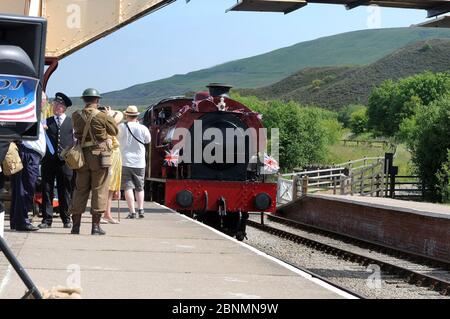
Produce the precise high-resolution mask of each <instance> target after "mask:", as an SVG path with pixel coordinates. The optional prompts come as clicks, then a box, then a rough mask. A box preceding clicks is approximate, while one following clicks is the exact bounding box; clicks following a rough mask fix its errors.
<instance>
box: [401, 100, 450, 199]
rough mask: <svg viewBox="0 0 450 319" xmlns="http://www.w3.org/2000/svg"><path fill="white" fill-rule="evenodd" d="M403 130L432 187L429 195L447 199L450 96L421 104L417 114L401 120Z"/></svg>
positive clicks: (417, 164)
mask: <svg viewBox="0 0 450 319" xmlns="http://www.w3.org/2000/svg"><path fill="white" fill-rule="evenodd" d="M400 129H401V136H402V137H403V138H404V139H405V140H406V142H407V144H408V146H409V148H410V149H411V152H412V160H413V163H414V166H415V169H416V171H417V174H418V175H419V176H420V178H421V180H422V182H423V184H424V185H425V187H426V188H427V189H428V190H429V192H428V193H427V198H428V199H430V200H435V201H441V202H442V201H444V200H448V161H449V158H448V156H449V150H450V96H447V97H444V98H442V99H440V100H437V101H435V102H433V103H431V104H430V105H429V106H422V107H420V108H419V109H418V110H417V113H416V115H415V116H414V117H412V118H410V119H407V120H405V121H403V122H402V124H401V128H400ZM445 183H447V185H446V184H445ZM446 192H447V193H446Z"/></svg>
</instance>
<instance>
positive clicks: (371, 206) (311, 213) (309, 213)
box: [277, 194, 450, 263]
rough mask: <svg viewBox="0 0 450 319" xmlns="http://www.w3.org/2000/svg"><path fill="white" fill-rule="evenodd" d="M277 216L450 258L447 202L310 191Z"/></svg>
mask: <svg viewBox="0 0 450 319" xmlns="http://www.w3.org/2000/svg"><path fill="white" fill-rule="evenodd" d="M277 214H279V215H281V216H283V217H285V218H288V219H292V220H296V221H299V222H302V223H305V224H307V225H311V226H315V227H318V228H321V229H324V230H328V231H333V232H336V233H338V234H342V235H346V236H350V237H354V238H357V239H361V240H364V241H368V242H372V243H376V244H381V245H383V246H386V247H391V248H394V249H397V250H400V251H405V252H408V253H413V254H416V255H418V256H423V257H426V258H430V259H433V260H437V261H442V262H445V263H449V262H450V206H446V205H438V204H431V203H418V202H411V201H404V200H396V199H390V198H381V197H363V196H342V195H328V194H320V195H319V194H311V195H310V194H308V195H307V196H305V197H303V198H300V199H299V200H297V201H295V202H291V203H289V204H286V205H284V206H281V207H280V208H279V209H278V211H277Z"/></svg>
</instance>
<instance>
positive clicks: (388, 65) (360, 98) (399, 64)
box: [238, 39, 450, 109]
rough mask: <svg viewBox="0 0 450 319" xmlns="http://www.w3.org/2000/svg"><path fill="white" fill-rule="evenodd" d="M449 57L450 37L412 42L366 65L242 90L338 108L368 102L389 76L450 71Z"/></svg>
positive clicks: (301, 75)
mask: <svg viewBox="0 0 450 319" xmlns="http://www.w3.org/2000/svg"><path fill="white" fill-rule="evenodd" d="M449 61H450V39H431V40H426V41H419V42H415V43H413V44H409V45H407V46H405V47H403V48H401V49H399V50H397V51H395V52H393V53H391V54H388V55H387V56H385V57H384V58H381V59H380V60H378V61H376V62H374V63H371V64H369V65H366V66H357V67H322V68H312V69H310V68H308V69H303V70H301V71H299V72H297V73H295V74H294V75H291V76H289V77H287V78H286V79H284V80H282V81H280V82H278V83H276V84H273V85H270V86H267V87H263V88H259V89H244V90H238V92H239V93H240V94H242V95H255V96H257V97H259V98H262V99H267V100H270V99H281V100H286V101H288V100H294V101H297V102H300V103H303V104H314V105H318V106H321V107H325V108H329V109H338V108H339V107H341V106H344V105H348V104H356V103H362V104H366V103H367V99H368V97H369V94H370V92H371V90H372V89H373V87H374V86H376V85H379V84H380V83H381V82H382V81H384V80H386V79H398V78H402V77H406V76H410V75H414V74H417V73H420V72H424V71H433V72H441V71H448V70H450V65H449Z"/></svg>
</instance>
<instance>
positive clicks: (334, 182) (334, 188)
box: [333, 176, 337, 195]
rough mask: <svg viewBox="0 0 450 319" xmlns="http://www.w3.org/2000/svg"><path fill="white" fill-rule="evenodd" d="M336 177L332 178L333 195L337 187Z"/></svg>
mask: <svg viewBox="0 0 450 319" xmlns="http://www.w3.org/2000/svg"><path fill="white" fill-rule="evenodd" d="M336 183H337V182H336V176H335V177H333V195H336V187H337V185H336Z"/></svg>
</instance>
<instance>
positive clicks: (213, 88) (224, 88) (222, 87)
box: [207, 83, 233, 97]
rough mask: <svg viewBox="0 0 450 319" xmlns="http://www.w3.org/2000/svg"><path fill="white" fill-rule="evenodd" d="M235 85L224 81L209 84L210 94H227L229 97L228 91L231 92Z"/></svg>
mask: <svg viewBox="0 0 450 319" xmlns="http://www.w3.org/2000/svg"><path fill="white" fill-rule="evenodd" d="M232 87H233V86H232V85H228V84H223V83H211V84H210V85H208V86H207V88H208V89H209V94H210V95H211V96H226V97H228V93H230V90H231V88H232Z"/></svg>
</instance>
